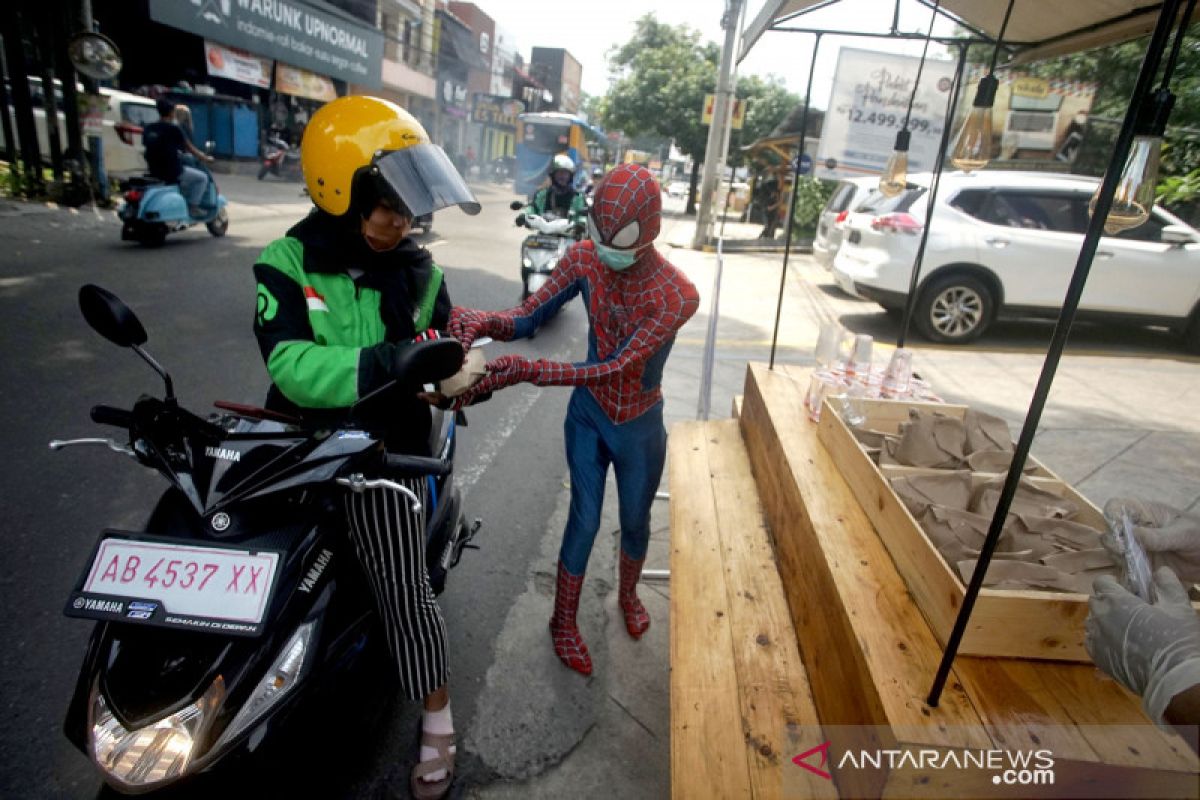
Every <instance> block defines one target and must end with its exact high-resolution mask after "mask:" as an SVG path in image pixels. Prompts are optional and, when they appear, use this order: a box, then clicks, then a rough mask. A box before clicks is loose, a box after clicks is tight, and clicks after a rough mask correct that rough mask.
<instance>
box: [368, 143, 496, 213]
mask: <svg viewBox="0 0 1200 800" xmlns="http://www.w3.org/2000/svg"><path fill="white" fill-rule="evenodd" d="M375 166H376V167H378V168H379V174H380V176H381V177H382V178H383V179H384V180H385V181H387V182H388V185H390V186H391V187H392V189H394V190H395V192H396V194H397V195H399V197H400V199H401V200H403V201H404V205H406V206H408V209H409V210H410V211H411V212H412V213H413V216H415V217H420V216H423V215H425V214H429V213H432V212H434V211H437V210H438V209H442V208H449V207H450V206H454V205H456V206H458V207H459V208H461V209H462V210H463V211H465V212H467V213H468V214H478V213H479V210H480V205H479V201H478V200H476V199H475V195H473V194H471V190H470V189H468V188H467V184H466V182H465V181H463V179H462V176H461V175H459V174H458V170H456V169H455V168H454V165H453V164H451V163H450V159H449V157H448V156H447V155H446V152H445V151H444V150H442V148H440V147H438V146H437V145H436V144H417V145H413V146H412V147H406V148H404V149H403V150H393V151H392V152H390V153H387V154H385V155H384V156H383V157H382V158H380V159H379V160H378V161H376V162H375Z"/></svg>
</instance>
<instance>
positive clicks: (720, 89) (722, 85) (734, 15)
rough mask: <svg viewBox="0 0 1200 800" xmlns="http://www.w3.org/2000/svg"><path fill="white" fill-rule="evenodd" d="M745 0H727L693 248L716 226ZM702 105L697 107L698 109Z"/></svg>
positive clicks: (702, 244)
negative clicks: (717, 196) (717, 191)
mask: <svg viewBox="0 0 1200 800" xmlns="http://www.w3.org/2000/svg"><path fill="white" fill-rule="evenodd" d="M742 3H743V0H727V2H726V6H725V15H724V16H723V17H722V18H721V25H722V27H724V28H725V46H724V47H723V48H721V66H720V71H719V72H718V73H717V94H716V100H715V102H714V103H713V118H712V122H711V123H710V124H709V126H708V143H707V144H706V145H705V146H704V172H703V174H702V176H701V179H700V211H699V213H698V214H697V215H696V233H695V234H694V235H693V236H692V249H693V250H699V249H700V248H701V247H703V246H704V242H705V241H706V240H707V239H708V231H709V228H711V227H712V210H713V195H714V194H715V189H716V185H717V181H718V180H720V178H721V171H722V170H721V167H722V165H723V164H724V162H725V150H726V148H727V147H728V146H729V124H730V121H731V115H730V111H731V110H732V108H733V56H734V53H735V52H736V50H737V44H738V38H739V37H740V36H741V32H742ZM698 110H699V109H697V111H698Z"/></svg>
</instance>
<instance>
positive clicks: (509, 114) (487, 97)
mask: <svg viewBox="0 0 1200 800" xmlns="http://www.w3.org/2000/svg"><path fill="white" fill-rule="evenodd" d="M524 110H525V104H524V103H522V102H521V101H520V100H514V99H513V98H511V97H501V96H499V95H494V94H477V95H475V109H474V111H472V112H471V119H472V120H473V121H475V122H482V123H483V124H484V125H490V126H491V127H493V128H507V129H509V130H516V128H517V114H520V113H521V112H522V111H524Z"/></svg>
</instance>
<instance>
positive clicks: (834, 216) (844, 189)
mask: <svg viewBox="0 0 1200 800" xmlns="http://www.w3.org/2000/svg"><path fill="white" fill-rule="evenodd" d="M878 185H879V178H878V176H871V177H867V178H846V179H844V180H841V181H838V185H837V188H835V189H834V190H833V194H831V195H830V196H829V201H828V202H827V203H825V208H823V209H821V216H820V217H819V218H818V219H817V235H816V236H814V237H813V258H815V259H816V260H817V263H818V264H820V265H821V266H822V267H824V268H825V269H830V268H832V266H833V259H834V256H836V255H837V251H838V248H839V247H841V244H842V237H843V236H844V235H845V231H846V218H847V217H848V216H849V214H850V212H851V211H853V210H854V209H855V208H857V207H858V204H859V203H861V202H862V201H863V200H864V199H865V198H866V196H867V195H868V194H870V193H871V190H872V189H874V188H875V187H876V186H878Z"/></svg>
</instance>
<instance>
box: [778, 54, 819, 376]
mask: <svg viewBox="0 0 1200 800" xmlns="http://www.w3.org/2000/svg"><path fill="white" fill-rule="evenodd" d="M813 35H814V36H815V37H816V38H814V39H813V51H812V61H811V62H810V63H809V65H808V88H807V89H805V90H804V113H803V114H801V115H800V146H799V147H798V148H797V149H796V167H795V169H794V170H793V171H792V199H791V201H790V202H789V203H788V218H787V225H786V226H785V227H784V233H783V235H784V243H783V269H781V270H780V271H779V299H778V300H777V301H776V303H775V330H774V332H773V333H772V334H771V360H770V362H768V364H767V369H775V347H776V345H777V344H778V342H779V315H780V314H781V313H782V312H783V287H784V286H786V285H787V268H788V257H789V256H791V254H792V223H793V219H794V218H795V216H796V192H797V190H798V189H799V188H800V162H801V160H803V158H804V140H805V139H807V138H808V108H809V104H810V102H811V100H812V84H813V72H814V71H815V70H816V68H817V51H818V50H820V49H821V33H820V31H816V32H814V34H813Z"/></svg>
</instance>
